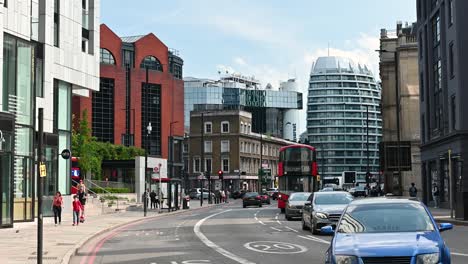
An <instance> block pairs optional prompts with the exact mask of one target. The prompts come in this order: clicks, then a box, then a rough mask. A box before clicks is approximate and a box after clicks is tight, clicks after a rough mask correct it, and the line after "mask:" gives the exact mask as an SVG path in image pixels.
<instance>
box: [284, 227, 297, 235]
mask: <svg viewBox="0 0 468 264" xmlns="http://www.w3.org/2000/svg"><path fill="white" fill-rule="evenodd" d="M286 228H287V229H289V230H291V231H293V232H296V233H299V231H297V230H296V229H294V228H290V227H289V226H287V227H286Z"/></svg>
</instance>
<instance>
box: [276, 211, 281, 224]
mask: <svg viewBox="0 0 468 264" xmlns="http://www.w3.org/2000/svg"><path fill="white" fill-rule="evenodd" d="M275 219H276V222H277V223H278V224H280V225H282V223H281V222H280V220H279V213H277V214H276V216H275Z"/></svg>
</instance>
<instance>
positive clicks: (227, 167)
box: [184, 110, 293, 191]
mask: <svg viewBox="0 0 468 264" xmlns="http://www.w3.org/2000/svg"><path fill="white" fill-rule="evenodd" d="M202 115H203V116H202ZM202 119H203V121H202ZM202 123H203V141H204V144H203V145H204V146H203V149H204V153H203V158H202V153H201V150H202V147H201V142H202V138H201V137H202V133H201V132H202V130H201V129H202ZM289 144H293V142H290V141H287V140H283V139H280V138H275V137H270V136H268V135H260V134H258V133H253V132H252V114H251V113H249V112H245V111H241V110H220V111H192V112H191V114H190V137H189V139H188V141H186V146H184V152H185V153H188V154H189V155H188V156H187V155H185V156H186V157H187V161H186V165H185V167H186V168H188V170H187V171H188V179H189V182H190V188H197V187H200V181H199V180H198V176H199V175H200V174H201V172H210V174H211V179H213V180H214V181H213V183H214V184H215V188H216V189H219V188H221V181H220V180H218V171H219V170H222V171H223V176H224V184H225V188H227V189H229V190H231V191H236V190H240V189H246V190H257V188H258V178H259V177H258V171H259V168H260V164H261V160H262V161H263V164H264V166H263V167H264V168H268V169H270V170H271V178H270V179H271V182H270V186H271V185H272V184H273V181H274V176H276V175H277V166H278V157H279V149H280V148H281V147H282V146H286V145H289ZM262 148H263V153H261V149H262ZM202 159H204V164H202V163H201V160H202ZM205 185H206V181H205ZM270 186H264V187H270Z"/></svg>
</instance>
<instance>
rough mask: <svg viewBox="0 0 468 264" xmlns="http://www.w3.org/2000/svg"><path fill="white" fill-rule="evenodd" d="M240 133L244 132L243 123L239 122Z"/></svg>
mask: <svg viewBox="0 0 468 264" xmlns="http://www.w3.org/2000/svg"><path fill="white" fill-rule="evenodd" d="M240 132H241V133H244V123H241V131H240Z"/></svg>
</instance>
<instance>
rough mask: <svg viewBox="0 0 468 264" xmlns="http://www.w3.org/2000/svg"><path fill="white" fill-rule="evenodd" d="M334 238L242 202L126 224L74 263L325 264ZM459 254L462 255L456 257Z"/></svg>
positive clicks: (462, 250)
mask: <svg viewBox="0 0 468 264" xmlns="http://www.w3.org/2000/svg"><path fill="white" fill-rule="evenodd" d="M444 237H445V239H446V242H447V244H448V245H449V246H450V247H451V249H452V252H453V253H454V255H453V256H452V260H453V261H452V263H455V264H457V263H459V264H462V263H468V246H467V245H468V227H461V226H457V227H456V230H455V231H448V232H446V233H444ZM330 240H331V237H329V236H313V235H311V233H310V232H309V231H303V230H301V222H300V221H285V220H284V215H282V214H279V210H278V209H277V208H276V203H272V205H270V206H263V207H262V208H246V209H243V208H242V206H241V203H240V201H239V200H237V201H233V200H231V203H229V204H226V205H221V206H215V207H211V208H203V209H199V210H194V211H187V212H184V213H182V214H177V215H172V216H169V215H168V216H161V217H159V218H154V219H146V220H145V221H142V222H138V223H135V224H133V225H129V226H124V227H121V228H118V229H116V230H113V231H110V232H108V233H105V234H102V235H100V236H99V237H97V238H95V239H93V240H92V241H90V242H88V243H87V244H86V245H85V246H84V247H83V248H82V249H80V250H79V252H78V253H77V255H76V256H75V257H73V258H72V260H71V262H70V263H72V264H94V263H99V264H101V263H113V264H126V263H128V264H130V263H132V264H133V263H141V264H202V263H213V264H239V263H241V264H254V263H259V264H260V263H323V262H324V261H323V260H324V252H325V251H326V249H327V247H328V244H329V241H330ZM456 254H457V255H456Z"/></svg>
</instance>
